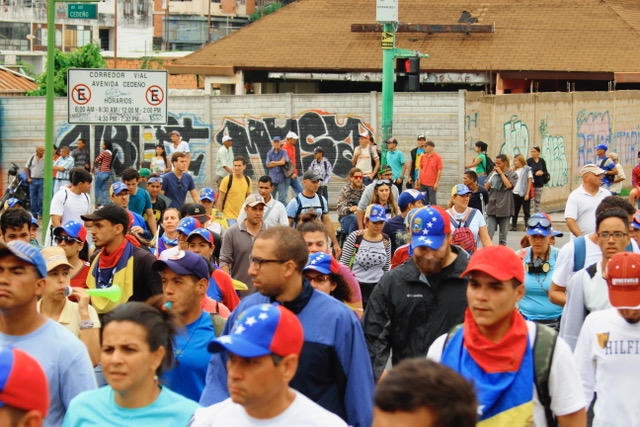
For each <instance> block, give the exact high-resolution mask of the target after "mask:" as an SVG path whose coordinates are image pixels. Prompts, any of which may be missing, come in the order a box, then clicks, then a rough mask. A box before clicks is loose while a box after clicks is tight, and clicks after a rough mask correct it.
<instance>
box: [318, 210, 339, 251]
mask: <svg viewBox="0 0 640 427" xmlns="http://www.w3.org/2000/svg"><path fill="white" fill-rule="evenodd" d="M322 223H323V224H324V227H325V228H326V229H327V233H328V234H329V238H330V239H331V241H332V242H333V251H334V252H335V254H336V258H339V257H340V253H341V249H340V243H338V238H337V237H336V231H335V230H334V229H333V223H332V222H331V218H329V214H322Z"/></svg>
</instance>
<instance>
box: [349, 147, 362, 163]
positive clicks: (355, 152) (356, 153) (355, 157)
mask: <svg viewBox="0 0 640 427" xmlns="http://www.w3.org/2000/svg"><path fill="white" fill-rule="evenodd" d="M358 157H360V150H359V148H356V149H355V150H353V158H352V159H351V165H352V166H355V165H356V163H358Z"/></svg>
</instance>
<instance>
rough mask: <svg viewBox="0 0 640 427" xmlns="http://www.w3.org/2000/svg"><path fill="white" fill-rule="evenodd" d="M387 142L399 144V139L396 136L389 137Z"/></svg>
mask: <svg viewBox="0 0 640 427" xmlns="http://www.w3.org/2000/svg"><path fill="white" fill-rule="evenodd" d="M387 144H396V145H398V140H397V139H395V138H389V139H388V140H387Z"/></svg>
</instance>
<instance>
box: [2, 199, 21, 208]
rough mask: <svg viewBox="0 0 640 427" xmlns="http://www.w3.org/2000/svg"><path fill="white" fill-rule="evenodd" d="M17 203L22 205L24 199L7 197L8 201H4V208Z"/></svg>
mask: <svg viewBox="0 0 640 427" xmlns="http://www.w3.org/2000/svg"><path fill="white" fill-rule="evenodd" d="M15 205H20V206H22V201H21V200H20V199H16V198H15V197H11V198H10V199H7V201H6V202H4V208H5V209H9V208H12V207H14V206H15Z"/></svg>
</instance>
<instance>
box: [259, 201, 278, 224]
mask: <svg viewBox="0 0 640 427" xmlns="http://www.w3.org/2000/svg"><path fill="white" fill-rule="evenodd" d="M274 202H275V203H273V204H272V205H271V206H270V207H269V209H267V211H266V212H265V213H264V215H262V220H263V221H266V220H267V218H269V214H270V213H271V211H272V210H273V208H274V207H275V206H276V203H278V201H277V200H274Z"/></svg>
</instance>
